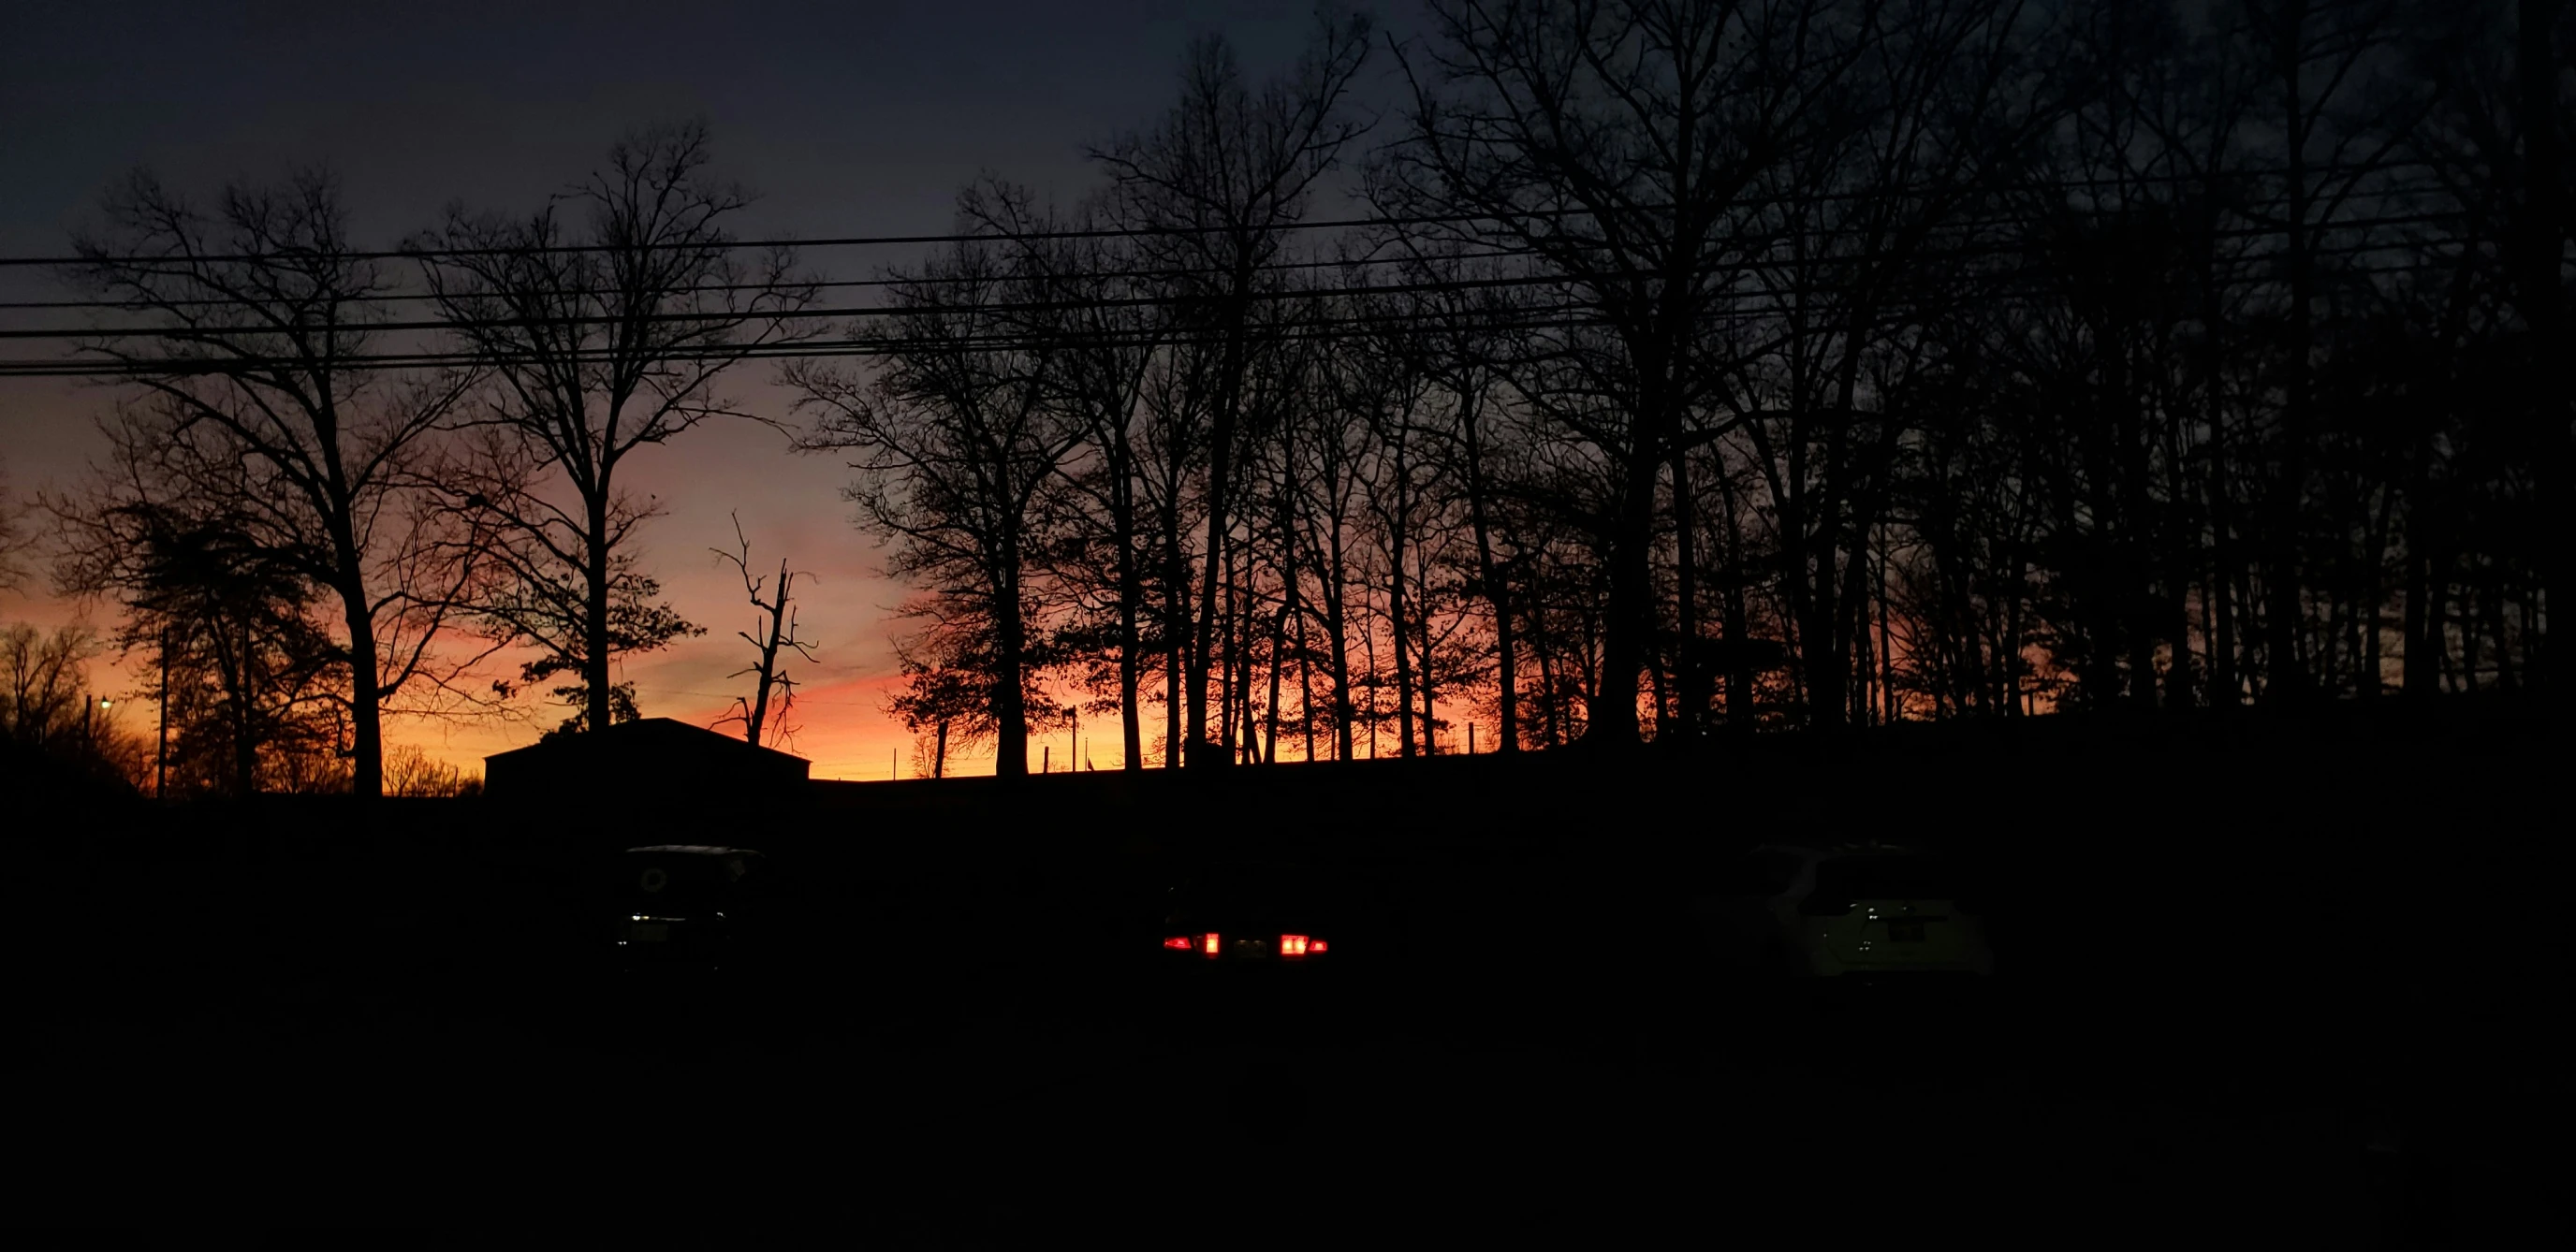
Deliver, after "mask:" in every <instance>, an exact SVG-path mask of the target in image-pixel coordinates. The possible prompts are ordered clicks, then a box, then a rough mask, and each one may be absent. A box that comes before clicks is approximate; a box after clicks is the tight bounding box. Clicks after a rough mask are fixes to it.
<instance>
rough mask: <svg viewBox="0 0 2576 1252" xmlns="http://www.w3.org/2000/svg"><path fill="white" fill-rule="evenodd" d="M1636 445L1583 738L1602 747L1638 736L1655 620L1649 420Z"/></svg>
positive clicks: (1657, 461)
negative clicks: (1640, 681)
mask: <svg viewBox="0 0 2576 1252" xmlns="http://www.w3.org/2000/svg"><path fill="white" fill-rule="evenodd" d="M1639 425H1640V427H1641V429H1640V430H1639V431H1638V432H1637V439H1638V443H1639V446H1638V447H1636V448H1633V449H1630V451H1629V454H1628V457H1627V479H1626V482H1625V483H1624V484H1622V486H1623V488H1624V489H1623V491H1622V492H1621V497H1620V503H1619V514H1618V521H1617V523H1616V528H1615V531H1614V533H1613V535H1612V538H1611V543H1610V596H1609V600H1610V603H1609V621H1608V622H1607V623H1606V628H1605V629H1604V630H1603V632H1602V641H1601V676H1600V678H1599V680H1598V682H1597V683H1596V684H1595V686H1594V689H1593V697H1592V701H1591V707H1590V709H1589V710H1587V716H1586V717H1585V719H1584V720H1585V723H1586V724H1585V726H1584V728H1583V738H1584V739H1585V740H1586V741H1588V742H1591V743H1595V744H1598V745H1600V746H1604V747H1611V748H1622V747H1634V746H1636V744H1637V742H1638V729H1637V678H1638V675H1639V674H1641V673H1642V672H1644V670H1645V668H1646V650H1645V643H1646V640H1647V639H1648V638H1649V637H1651V636H1652V634H1653V631H1654V626H1655V586H1654V565H1653V553H1652V551H1651V549H1652V546H1653V543H1654V538H1655V480H1656V479H1657V478H1658V477H1661V475H1660V474H1658V473H1657V470H1658V469H1660V468H1661V458H1660V457H1657V456H1656V455H1655V454H1654V448H1653V442H1654V440H1653V431H1652V426H1653V423H1652V422H1651V421H1649V420H1641V421H1640V422H1639Z"/></svg>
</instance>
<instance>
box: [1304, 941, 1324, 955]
mask: <svg viewBox="0 0 2576 1252" xmlns="http://www.w3.org/2000/svg"><path fill="white" fill-rule="evenodd" d="M1306 950H1307V951H1309V952H1321V951H1323V950H1324V941H1323V940H1321V939H1309V940H1307V941H1306Z"/></svg>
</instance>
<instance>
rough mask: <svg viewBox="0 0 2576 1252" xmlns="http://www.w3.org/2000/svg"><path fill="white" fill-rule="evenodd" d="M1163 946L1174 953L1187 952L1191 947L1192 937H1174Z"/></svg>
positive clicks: (1165, 941) (1164, 942)
mask: <svg viewBox="0 0 2576 1252" xmlns="http://www.w3.org/2000/svg"><path fill="white" fill-rule="evenodd" d="M1163 946H1164V947H1167V948H1170V949H1171V950H1172V951H1174V952H1187V951H1189V950H1190V947H1191V944H1190V937H1189V936H1188V935H1174V936H1172V937H1171V938H1169V939H1166V940H1164V941H1163Z"/></svg>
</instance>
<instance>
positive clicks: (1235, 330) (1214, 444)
mask: <svg viewBox="0 0 2576 1252" xmlns="http://www.w3.org/2000/svg"><path fill="white" fill-rule="evenodd" d="M1236 254H1237V255H1238V256H1239V257H1246V258H1248V257H1249V255H1250V252H1249V249H1248V248H1240V247H1239V248H1237V249H1236ZM1236 270H1237V273H1236V275H1235V292H1236V293H1238V294H1237V295H1236V296H1235V298H1232V299H1229V300H1228V301H1227V305H1226V310H1225V318H1226V337H1225V356H1224V364H1223V366H1222V367H1221V372H1220V374H1219V377H1218V381H1217V405H1216V420H1215V421H1214V423H1213V424H1212V429H1210V430H1209V432H1208V493H1207V503H1208V528H1207V552H1206V554H1205V557H1204V560H1205V562H1206V569H1205V571H1204V576H1203V577H1202V578H1201V579H1200V584H1199V622H1198V636H1197V638H1198V646H1197V647H1196V648H1194V649H1192V652H1191V657H1190V675H1189V687H1190V689H1189V701H1190V713H1189V718H1190V724H1189V742H1190V743H1191V745H1193V746H1195V745H1197V744H1198V743H1199V742H1200V741H1202V740H1204V739H1206V738H1207V672H1208V661H1209V655H1208V649H1209V647H1210V645H1211V644H1213V643H1214V642H1215V640H1214V638H1213V634H1214V631H1215V629H1216V609H1217V603H1216V593H1217V580H1218V578H1219V577H1221V575H1222V573H1223V571H1224V568H1225V550H1226V537H1227V536H1226V531H1227V526H1226V510H1227V508H1228V507H1229V506H1230V505H1231V504H1232V503H1233V502H1232V501H1231V500H1229V499H1227V497H1226V493H1227V490H1228V488H1229V487H1230V486H1231V484H1230V483H1229V482H1228V481H1227V476H1228V471H1230V470H1231V469H1232V468H1233V459H1234V428H1235V424H1236V421H1237V417H1238V415H1237V413H1236V410H1237V409H1238V408H1239V407H1241V405H1242V403H1243V371H1244V359H1243V358H1244V348H1245V345H1244V342H1243V340H1244V334H1245V329H1246V328H1245V326H1244V318H1245V315H1246V313H1247V312H1248V310H1247V309H1246V308H1245V307H1244V304H1243V301H1242V299H1241V298H1240V294H1239V293H1241V292H1243V291H1245V290H1247V289H1249V288H1250V286H1251V282H1252V275H1251V273H1250V271H1249V262H1248V260H1246V261H1243V262H1239V263H1238V264H1237V267H1236Z"/></svg>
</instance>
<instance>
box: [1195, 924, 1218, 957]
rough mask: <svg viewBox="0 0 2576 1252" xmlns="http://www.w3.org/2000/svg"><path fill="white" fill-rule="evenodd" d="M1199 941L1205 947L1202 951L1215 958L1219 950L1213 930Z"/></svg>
mask: <svg viewBox="0 0 2576 1252" xmlns="http://www.w3.org/2000/svg"><path fill="white" fill-rule="evenodd" d="M1199 939H1200V941H1201V942H1202V943H1203V944H1204V945H1205V946H1204V947H1203V948H1201V949H1200V950H1201V951H1203V952H1206V953H1207V954H1208V955H1209V956H1215V955H1216V949H1217V937H1216V932H1215V931H1213V930H1211V931H1209V932H1207V933H1206V934H1204V935H1201V936H1199Z"/></svg>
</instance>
